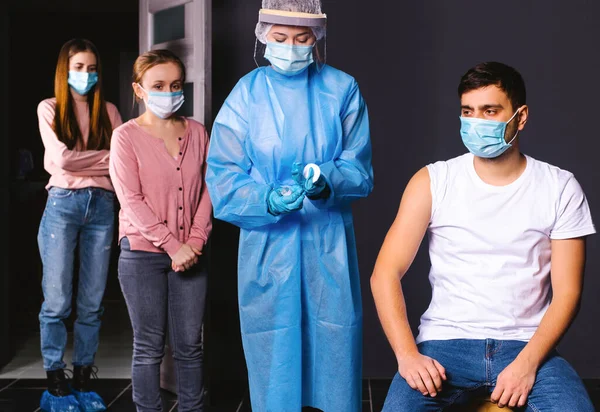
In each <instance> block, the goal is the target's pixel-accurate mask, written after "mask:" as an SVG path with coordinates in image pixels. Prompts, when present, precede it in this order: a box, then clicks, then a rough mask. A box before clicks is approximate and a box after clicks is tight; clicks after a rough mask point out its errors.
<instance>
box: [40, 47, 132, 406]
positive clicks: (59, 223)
mask: <svg viewBox="0 0 600 412" xmlns="http://www.w3.org/2000/svg"><path fill="white" fill-rule="evenodd" d="M54 94H55V97H53V98H51V99H46V100H44V101H42V102H41V103H40V104H39V106H38V118H39V123H40V134H41V136H42V141H43V143H44V147H45V153H44V167H45V169H46V170H47V171H48V173H50V181H49V182H48V185H47V187H46V188H47V189H48V201H47V203H46V208H45V210H44V214H43V217H42V221H41V223H40V228H39V233H38V245H39V249H40V255H41V259H42V264H43V279H42V290H43V293H44V303H43V304H42V309H41V312H40V315H39V320H40V332H41V350H42V357H43V359H44V369H45V370H46V374H47V377H48V390H47V391H46V392H44V394H43V395H42V399H41V402H40V404H41V405H40V406H41V409H42V410H44V411H48V412H62V411H66V410H71V409H69V408H70V407H72V408H80V409H76V410H83V411H85V412H95V411H101V410H104V409H105V407H104V404H103V402H102V399H101V398H100V397H99V396H98V395H97V394H96V393H95V392H92V391H90V388H89V379H90V374H92V373H93V370H92V369H93V368H94V357H95V354H96V350H97V349H98V338H99V332H100V317H101V315H102V312H103V308H102V305H101V304H102V297H103V295H104V289H105V287H106V278H107V274H108V267H109V260H110V252H111V245H112V241H113V226H114V209H115V195H114V191H113V187H112V184H111V182H110V177H109V173H108V159H109V149H110V140H111V134H112V130H113V128H115V127H117V126H119V125H120V124H121V116H120V115H119V112H118V111H117V108H116V107H115V106H114V105H113V104H111V103H109V102H107V101H105V100H104V96H103V93H102V70H101V64H100V58H99V56H98V51H97V50H96V47H95V46H94V45H93V44H92V43H91V42H90V41H88V40H85V39H73V40H70V41H68V42H67V43H65V44H64V45H63V47H62V49H61V51H60V54H59V56H58V63H57V65H56V75H55V79H54ZM76 247H79V261H80V266H79V285H78V292H77V319H76V321H75V325H74V330H73V334H74V352H73V365H74V376H73V381H72V382H71V386H69V385H68V383H67V380H66V378H65V374H64V371H63V370H64V368H65V367H66V364H65V362H64V361H63V356H64V353H65V346H66V344H67V329H66V327H65V324H64V319H66V318H67V317H68V316H69V314H70V313H71V294H72V289H73V266H74V260H75V256H74V254H75V249H76ZM71 388H73V389H74V390H73V391H71Z"/></svg>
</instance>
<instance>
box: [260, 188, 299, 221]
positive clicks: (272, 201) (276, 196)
mask: <svg viewBox="0 0 600 412" xmlns="http://www.w3.org/2000/svg"><path fill="white" fill-rule="evenodd" d="M286 191H288V192H289V193H286ZM305 196H306V194H305V193H304V189H302V187H301V186H299V185H292V186H285V187H279V188H277V189H274V190H272V191H271V193H269V197H268V199H267V204H268V206H269V213H271V214H272V215H274V216H277V215H281V214H284V213H292V212H295V211H297V210H300V209H302V205H303V202H304V197H305Z"/></svg>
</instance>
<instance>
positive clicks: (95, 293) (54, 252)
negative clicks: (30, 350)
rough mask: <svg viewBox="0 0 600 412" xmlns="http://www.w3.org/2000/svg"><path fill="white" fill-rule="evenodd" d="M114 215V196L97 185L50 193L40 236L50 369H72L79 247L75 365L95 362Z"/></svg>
mask: <svg viewBox="0 0 600 412" xmlns="http://www.w3.org/2000/svg"><path fill="white" fill-rule="evenodd" d="M114 216H115V195H114V193H113V192H109V191H107V190H103V189H97V188H91V187H90V188H86V189H77V190H67V189H60V188H57V187H52V188H50V190H49V191H48V201H47V203H46V208H45V209H44V214H43V216H42V221H41V223H40V229H39V232H38V246H39V249H40V256H41V258H42V265H43V278H42V291H43V293H44V303H43V304H42V309H41V311H40V315H39V320H40V333H41V349H42V357H43V358H44V369H46V370H47V371H52V370H56V369H63V368H65V367H66V365H65V362H64V361H63V356H64V353H65V347H66V345H67V329H66V327H65V324H64V320H65V319H66V318H68V317H69V315H70V314H71V297H72V292H73V265H74V262H75V248H76V246H77V245H78V244H79V263H80V266H79V285H78V291H77V319H76V321H75V325H74V331H73V332H74V353H73V364H74V365H80V366H87V365H93V364H94V357H95V355H96V351H97V350H98V339H99V335H100V317H101V316H102V313H103V308H102V298H103V297H104V289H105V288H106V278H107V275H108V266H109V263H110V251H111V245H112V243H113V227H114Z"/></svg>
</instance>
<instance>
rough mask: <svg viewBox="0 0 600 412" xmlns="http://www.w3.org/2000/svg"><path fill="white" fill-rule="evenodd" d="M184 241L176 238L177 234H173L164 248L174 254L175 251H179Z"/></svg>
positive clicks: (171, 254)
mask: <svg viewBox="0 0 600 412" xmlns="http://www.w3.org/2000/svg"><path fill="white" fill-rule="evenodd" d="M181 246H182V243H181V242H180V241H179V240H177V239H175V236H172V235H171V237H170V238H169V240H167V242H166V243H164V244H163V245H162V249H163V250H164V251H165V252H167V253H168V254H169V256H173V255H174V254H175V253H177V252H178V251H179V249H180V248H181Z"/></svg>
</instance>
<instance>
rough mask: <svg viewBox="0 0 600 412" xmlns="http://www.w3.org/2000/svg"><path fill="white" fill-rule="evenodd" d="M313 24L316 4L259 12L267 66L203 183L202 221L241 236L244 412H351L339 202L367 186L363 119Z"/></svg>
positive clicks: (220, 126)
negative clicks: (247, 403) (209, 217)
mask: <svg viewBox="0 0 600 412" xmlns="http://www.w3.org/2000/svg"><path fill="white" fill-rule="evenodd" d="M325 25H326V16H325V15H324V14H321V5H320V2H319V1H318V0H305V1H298V0H296V1H290V0H263V9H262V10H261V11H260V13H259V23H258V25H257V27H256V36H257V39H258V41H260V42H261V44H262V45H266V51H265V53H264V57H265V58H266V59H267V60H268V61H269V62H270V63H271V65H270V66H268V67H259V68H258V69H256V70H254V71H253V72H251V73H249V74H248V75H246V76H245V77H243V78H242V79H241V80H240V81H239V82H238V84H237V85H236V86H235V88H234V89H233V91H232V92H231V94H230V95H229V97H228V98H227V100H226V101H225V104H224V105H223V107H222V108H221V110H220V112H219V114H218V116H217V118H216V120H215V124H214V126H213V131H212V138H211V146H210V149H209V155H208V168H207V177H206V181H207V185H208V189H209V193H210V196H211V199H212V201H213V208H214V213H215V217H216V218H218V219H222V220H225V221H227V222H230V223H233V224H234V225H236V226H239V227H240V228H241V232H240V246H239V263H238V266H239V306H240V321H241V329H242V338H243V345H244V351H245V356H246V362H247V366H248V375H249V384H250V397H251V403H252V410H253V411H254V412H267V411H268V412H286V411H290V412H298V411H300V410H301V408H302V407H303V406H310V407H314V408H318V409H320V410H323V411H325V412H354V411H359V410H360V409H361V387H362V384H361V372H362V370H361V369H362V368H361V364H362V351H361V345H362V342H361V334H362V307H361V293H360V282H359V274H358V262H357V255H356V242H355V238H354V228H353V223H352V214H351V203H352V201H354V200H357V199H360V198H364V197H366V196H367V195H369V193H370V192H371V190H372V188H373V170H372V167H371V144H370V138H369V121H368V115H367V108H366V106H365V103H364V101H363V99H362V97H361V94H360V92H359V89H358V86H357V83H356V81H355V80H354V79H353V78H352V77H351V76H349V75H347V74H345V73H343V72H341V71H339V70H336V69H334V68H332V67H330V66H327V65H326V64H324V62H323V60H322V59H323V57H324V56H323V53H322V51H320V50H319V51H317V50H318V49H317V43H319V42H323V41H324V37H325ZM257 57H258V58H262V56H257ZM309 164H314V165H316V167H315V166H312V167H308V168H307V167H306V166H307V165H309ZM305 169H306V171H307V172H306V173H303V172H304V170H305ZM317 177H318V178H317Z"/></svg>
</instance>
